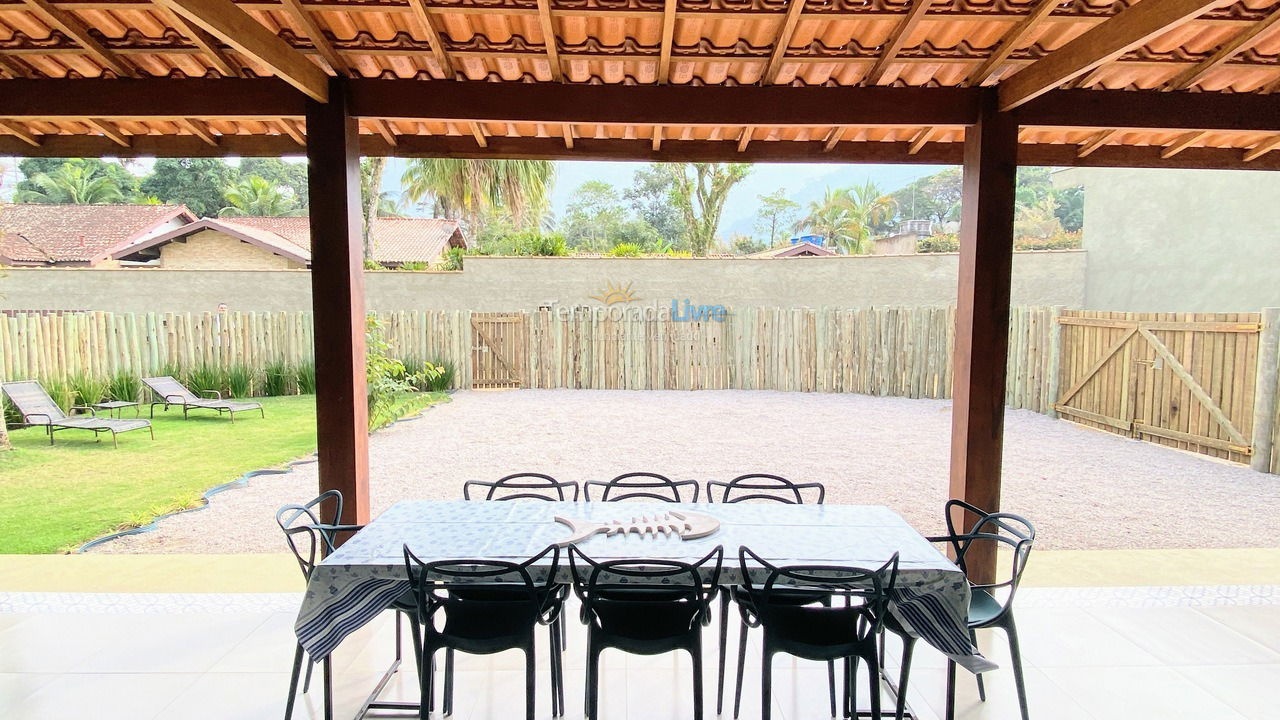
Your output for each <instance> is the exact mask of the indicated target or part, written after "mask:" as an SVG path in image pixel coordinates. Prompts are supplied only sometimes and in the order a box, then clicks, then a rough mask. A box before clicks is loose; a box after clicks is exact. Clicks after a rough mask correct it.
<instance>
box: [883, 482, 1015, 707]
mask: <svg viewBox="0 0 1280 720" xmlns="http://www.w3.org/2000/svg"><path fill="white" fill-rule="evenodd" d="M957 511H959V512H957ZM966 513H969V514H972V515H974V516H976V517H977V518H978V519H977V520H976V521H975V522H974V523H973V524H972V525H969V529H968V530H967V531H964V532H957V530H956V522H957V518H958V517H962V516H964V515H965V514H966ZM945 514H946V520H947V534H946V535H945V536H941V537H931V538H929V541H930V542H935V543H943V544H946V545H947V546H949V548H950V549H951V552H952V556H953V557H954V558H955V562H956V565H958V566H960V569H961V570H962V571H964V574H965V575H966V576H969V569H968V567H967V566H966V564H965V563H966V559H967V557H968V553H969V552H970V551H971V550H972V549H973V548H975V547H982V546H986V547H988V548H990V549H991V550H992V551H993V552H997V551H999V550H1002V549H1004V550H1010V551H1011V552H1010V554H1009V559H1008V562H1009V567H1008V575H1007V578H1008V579H1006V580H1003V581H1001V582H994V583H977V582H974V581H973V579H972V578H971V579H970V581H969V590H970V596H969V616H968V626H969V637H970V639H971V640H972V641H973V642H974V644H977V641H978V637H977V631H978V630H981V629H983V628H992V627H998V628H1000V629H1002V630H1004V632H1005V636H1006V637H1007V638H1008V640H1009V656H1010V659H1011V660H1012V665H1013V681H1014V684H1015V685H1016V686H1017V689H1018V707H1019V709H1020V710H1021V711H1022V720H1028V718H1029V715H1028V713H1027V690H1026V686H1025V684H1024V682H1023V678H1022V651H1021V649H1020V647H1019V645H1018V628H1017V625H1016V624H1015V623H1014V621H1013V598H1014V596H1015V595H1017V592H1018V584H1019V583H1020V582H1022V572H1023V570H1025V569H1026V567H1027V559H1028V558H1029V556H1030V554H1031V548H1032V546H1033V545H1034V544H1035V539H1036V529H1035V526H1034V525H1032V524H1031V522H1030V521H1028V520H1027V519H1026V518H1024V517H1021V516H1019V515H1014V514H1013V513H988V512H986V511H984V510H982V509H981V508H979V507H977V506H975V505H971V504H969V503H967V502H964V501H963V500H948V501H947V504H946V507H945ZM1005 590H1007V591H1008V592H1007V594H1005V593H1004V591H1005ZM998 595H1003V598H1001V597H998ZM885 629H886V630H888V631H889V632H892V633H893V634H895V635H897V636H898V637H899V638H901V640H902V670H901V675H900V677H899V679H898V708H897V713H896V717H897V719H898V720H902V717H903V715H904V714H905V709H906V700H905V698H906V695H907V680H908V679H909V677H910V674H911V654H912V650H913V649H914V648H915V643H916V639H915V638H913V637H911V635H910V634H909V633H908V632H907V631H906V629H905V628H903V627H902V624H901V623H899V622H898V621H897V620H896V619H894V618H892V617H890V618H889V619H888V621H887V622H886V623H885ZM883 643H884V641H883V638H882V639H881V652H880V655H881V659H882V660H883V658H884V645H883ZM976 677H977V682H978V697H979V698H981V699H982V701H983V702H986V699H987V690H986V687H985V686H984V684H983V681H982V674H981V673H978V674H977V675H976ZM955 681H956V664H955V661H952V660H948V661H947V706H946V707H947V710H946V717H947V718H948V719H950V718H953V717H955V702H956V693H955Z"/></svg>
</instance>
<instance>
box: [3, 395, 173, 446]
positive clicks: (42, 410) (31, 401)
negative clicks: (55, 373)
mask: <svg viewBox="0 0 1280 720" xmlns="http://www.w3.org/2000/svg"><path fill="white" fill-rule="evenodd" d="M2 387H3V389H4V394H5V395H8V396H9V401H10V402H12V403H13V405H14V407H16V408H18V412H19V413H20V414H21V415H22V422H24V423H26V424H27V425H43V426H44V427H45V431H46V432H47V433H48V434H49V444H50V445H52V444H53V434H54V433H55V432H57V431H58V430H91V431H93V434H94V437H97V436H98V435H99V434H100V433H104V432H109V433H111V444H112V446H114V447H120V443H119V441H117V440H116V436H117V435H119V434H120V433H122V432H129V431H130V430H141V429H143V428H146V429H147V432H149V433H151V439H152V440H155V439H156V432H155V429H153V428H152V427H151V422H150V421H148V420H141V419H139V420H123V419H117V418H103V417H98V414H97V412H96V411H95V410H94V409H93V408H91V407H84V406H76V407H74V408H72V411H73V412H74V411H76V410H87V411H89V415H88V416H83V415H82V416H79V417H76V416H74V415H68V414H66V413H65V412H63V411H62V408H60V407H58V404H57V403H55V402H54V401H53V398H51V397H49V393H48V392H46V391H45V389H44V388H43V387H42V386H41V385H40V383H38V382H36V381H35V380H19V381H16V382H7V383H4V384H3V386H2ZM97 439H98V440H101V439H102V438H97Z"/></svg>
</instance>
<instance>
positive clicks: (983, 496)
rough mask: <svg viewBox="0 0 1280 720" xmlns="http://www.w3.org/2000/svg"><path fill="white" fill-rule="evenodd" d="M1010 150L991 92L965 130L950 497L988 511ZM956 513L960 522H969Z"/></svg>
mask: <svg viewBox="0 0 1280 720" xmlns="http://www.w3.org/2000/svg"><path fill="white" fill-rule="evenodd" d="M1017 150H1018V125H1017V123H1016V122H1015V121H1014V120H1013V118H1011V117H1010V116H1009V115H1008V114H1007V113H1001V112H999V111H998V110H997V98H996V94H995V91H991V92H990V93H988V94H987V95H986V96H985V97H984V98H983V99H982V102H981V107H980V109H979V113H978V122H977V123H976V124H974V125H973V126H971V127H969V128H967V129H966V131H965V142H964V185H963V194H962V206H961V217H960V281H959V289H960V292H959V297H958V299H957V302H956V341H955V356H954V359H953V362H954V365H955V373H954V375H955V385H954V391H953V399H952V410H951V497H953V498H959V499H962V500H965V501H967V502H970V503H973V504H974V505H977V506H978V507H980V508H982V509H984V510H986V511H988V512H994V511H996V510H998V509H999V508H1000V461H1001V451H1002V449H1003V440H1004V391H1005V362H1006V360H1007V358H1008V354H1009V352H1008V351H1009V277H1010V273H1011V270H1012V264H1013V208H1014V185H1015V181H1016V176H1017ZM957 520H959V521H960V522H959V523H958V526H959V527H967V526H968V525H969V524H971V523H972V522H973V518H957ZM987 549H988V548H985V547H983V548H979V547H978V546H976V545H975V546H974V549H973V550H972V551H970V557H969V559H968V569H969V570H970V573H971V576H972V577H973V579H975V580H977V581H979V582H985V581H987V580H989V579H990V578H991V576H992V574H993V573H994V571H995V555H994V553H993V552H992V553H985V552H984V551H986V550H987ZM990 550H992V551H994V548H990ZM979 552H984V554H981V555H975V553H979Z"/></svg>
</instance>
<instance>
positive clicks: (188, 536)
mask: <svg viewBox="0 0 1280 720" xmlns="http://www.w3.org/2000/svg"><path fill="white" fill-rule="evenodd" d="M950 407H951V404H950V402H949V401H945V400H910V399H905V398H884V397H868V396H863V395H835V394H816V393H809V394H805V393H783V392H757V391H702V392H679V391H645V392H635V391H587V390H521V391H508V392H460V393H457V394H456V395H455V396H454V398H453V402H451V403H447V404H444V405H440V406H437V407H435V408H432V409H431V410H429V411H428V412H427V413H426V414H425V416H424V417H423V418H421V419H419V420H415V421H412V422H407V423H402V424H399V425H396V426H394V427H391V428H388V429H386V430H383V431H381V432H378V433H377V434H375V435H374V436H373V437H372V438H371V440H370V456H371V465H372V467H371V475H372V479H371V485H372V495H373V512H374V514H375V515H376V514H378V513H381V512H382V511H383V510H385V509H386V508H387V507H388V506H390V505H391V504H392V503H394V502H396V501H398V500H403V499H414V498H440V499H446V498H448V499H452V498H459V497H461V492H462V483H463V481H465V480H467V479H496V478H498V477H500V476H502V475H504V474H507V473H510V472H517V471H542V472H547V473H549V474H551V475H554V476H555V477H557V478H559V479H562V480H578V481H583V480H587V479H591V478H599V479H608V478H610V477H612V476H614V475H616V474H618V473H622V472H627V471H631V470H651V471H655V472H659V473H663V474H665V475H667V476H669V477H672V478H674V479H690V478H691V479H697V480H700V481H702V480H709V479H729V478H731V477H733V476H734V475H737V474H741V473H744V472H753V471H756V472H772V473H776V474H779V475H782V476H784V477H788V478H791V479H793V480H796V481H813V480H816V481H821V482H823V483H825V484H826V486H827V491H828V492H827V502H830V503H859V504H882V505H888V506H889V507H891V508H893V509H894V510H896V511H898V512H899V513H901V514H902V515H903V516H904V517H906V518H907V520H909V521H910V522H911V523H912V524H913V525H915V526H916V527H917V528H918V529H919V530H921V531H923V532H936V531H938V530H940V525H941V521H940V517H939V516H940V513H941V508H942V504H943V502H944V501H945V500H946V497H947V465H948V436H949V433H950V422H951V416H950ZM247 437H249V438H251V436H247ZM1004 462H1005V479H1004V507H1005V509H1007V510H1009V511H1012V512H1019V513H1023V514H1025V515H1027V516H1028V517H1030V518H1031V519H1032V520H1033V521H1034V522H1035V523H1036V524H1037V526H1038V528H1039V532H1040V537H1039V542H1038V543H1037V545H1038V547H1039V548H1041V549H1109V548H1229V547H1264V546H1276V545H1277V544H1280V478H1277V477H1276V476H1274V475H1264V474H1261V473H1255V472H1253V471H1251V470H1249V469H1248V468H1245V467H1240V466H1235V465H1230V464H1226V463H1223V462H1219V461H1216V460H1211V459H1208V458H1204V457H1199V456H1194V455H1191V454H1188V453H1183V452H1179V451H1176V450H1171V449H1168V448H1164V447H1160V446H1157V445H1152V444H1148V443H1143V442H1139V441H1134V440H1127V439H1124V438H1121V437H1118V436H1115V435H1110V434H1107V433H1103V432H1100V431H1095V430H1089V429H1085V428H1082V427H1079V426H1076V425H1073V424H1071V423H1068V422H1064V421H1060V420H1053V419H1050V418H1048V417H1045V416H1042V415H1037V414H1035V413H1032V412H1029V411H1026V410H1014V411H1010V412H1009V413H1008V415H1007V419H1006V436H1005V461H1004ZM316 485H317V481H316V467H315V465H314V464H310V465H304V466H301V467H299V468H298V469H297V470H295V471H294V472H293V473H291V474H288V475H281V476H268V477H261V478H255V479H254V480H252V481H251V483H250V484H249V486H248V487H246V488H243V489H236V490H233V491H230V492H226V493H222V494H220V495H218V496H216V497H215V498H214V500H213V503H212V505H211V506H210V507H209V508H207V509H205V510H202V511H200V512H195V513H188V514H185V515H181V516H178V517H175V518H170V519H168V520H166V521H164V522H163V523H162V524H161V527H160V529H159V530H158V531H156V532H152V533H147V534H143V535H137V536H133V537H128V538H123V539H121V540H118V541H115V542H112V543H107V544H106V545H103V546H99V548H98V549H97V550H95V551H96V552H219V553H230V552H282V551H284V550H285V547H284V544H283V539H282V537H281V534H280V530H279V528H277V527H276V525H275V522H274V520H273V513H274V511H275V509H276V508H277V507H278V506H280V505H282V504H285V503H290V502H299V501H302V500H305V499H308V498H310V497H312V496H314V495H315V494H316Z"/></svg>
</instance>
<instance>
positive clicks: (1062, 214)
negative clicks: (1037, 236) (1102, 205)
mask: <svg viewBox="0 0 1280 720" xmlns="http://www.w3.org/2000/svg"><path fill="white" fill-rule="evenodd" d="M1053 198H1054V201H1055V202H1056V203H1057V205H1056V208H1055V209H1054V214H1056V215H1057V216H1058V221H1059V222H1061V223H1062V229H1063V230H1066V231H1067V232H1077V231H1079V230H1080V229H1081V228H1083V227H1084V188H1083V187H1079V186H1077V187H1067V188H1057V189H1055V190H1054V192H1053Z"/></svg>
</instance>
